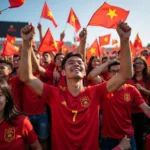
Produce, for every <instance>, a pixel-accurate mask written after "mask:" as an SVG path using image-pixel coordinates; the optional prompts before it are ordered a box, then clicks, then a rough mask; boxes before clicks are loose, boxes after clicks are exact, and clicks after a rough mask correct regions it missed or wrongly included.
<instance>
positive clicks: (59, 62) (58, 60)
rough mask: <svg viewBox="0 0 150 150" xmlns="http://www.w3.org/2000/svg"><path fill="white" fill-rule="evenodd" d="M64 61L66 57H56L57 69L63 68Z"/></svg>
mask: <svg viewBox="0 0 150 150" xmlns="http://www.w3.org/2000/svg"><path fill="white" fill-rule="evenodd" d="M63 59H64V55H58V56H57V57H56V61H55V65H56V67H61V64H62V61H63Z"/></svg>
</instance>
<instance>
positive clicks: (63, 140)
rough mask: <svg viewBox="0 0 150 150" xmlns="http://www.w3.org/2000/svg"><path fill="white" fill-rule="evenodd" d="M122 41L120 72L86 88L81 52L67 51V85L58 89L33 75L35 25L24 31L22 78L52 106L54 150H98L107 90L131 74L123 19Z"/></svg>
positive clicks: (121, 27) (127, 30)
mask: <svg viewBox="0 0 150 150" xmlns="http://www.w3.org/2000/svg"><path fill="white" fill-rule="evenodd" d="M117 32H118V35H119V36H120V40H121V49H122V51H121V56H122V57H121V68H120V72H119V73H118V74H117V75H116V76H114V77H113V78H111V79H110V80H109V81H108V82H107V83H103V84H101V85H97V86H93V87H88V88H85V87H84V86H83V78H84V76H85V74H86V71H85V64H84V62H83V58H82V55H81V54H79V53H68V54H67V55H66V56H65V58H64V59H63V62H62V69H63V73H64V75H65V76H66V81H67V88H63V89H61V88H55V87H52V86H49V85H46V84H43V83H42V82H41V81H40V80H39V79H38V78H36V77H34V76H33V75H32V64H31V51H32V47H31V40H32V39H33V37H34V34H35V30H34V27H33V26H32V25H28V26H25V27H24V28H23V29H22V30H21V37H22V39H23V50H22V52H21V66H20V79H21V80H22V81H23V82H24V83H25V84H26V85H27V86H29V87H30V88H32V89H33V91H34V92H36V93H37V94H38V95H39V96H41V97H42V99H43V100H44V101H45V102H46V103H47V104H49V105H50V107H51V112H52V149H53V150H56V149H57V150H66V149H68V150H73V149H80V150H91V149H92V150H98V149H99V146H98V136H99V134H98V129H99V119H98V117H99V116H98V111H99V105H100V101H101V99H102V98H103V96H104V95H105V93H106V92H113V91H115V90H116V89H118V88H119V87H120V86H121V85H123V84H124V83H125V82H126V81H127V80H128V79H129V78H131V77H132V63H131V53H130V48H129V37H130V34H131V28H130V27H129V26H128V25H127V24H126V23H124V22H120V23H119V24H118V26H117Z"/></svg>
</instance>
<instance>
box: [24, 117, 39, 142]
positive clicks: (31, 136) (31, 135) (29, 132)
mask: <svg viewBox="0 0 150 150" xmlns="http://www.w3.org/2000/svg"><path fill="white" fill-rule="evenodd" d="M23 138H24V140H25V142H26V143H27V144H34V143H35V142H36V141H37V140H38V137H37V135H36V133H35V132H34V130H33V127H32V125H31V123H30V121H29V119H28V118H27V117H25V119H24V120H23Z"/></svg>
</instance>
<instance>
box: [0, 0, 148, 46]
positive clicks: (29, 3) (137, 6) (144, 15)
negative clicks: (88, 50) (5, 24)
mask: <svg viewBox="0 0 150 150" xmlns="http://www.w3.org/2000/svg"><path fill="white" fill-rule="evenodd" d="M44 2H45V0H25V4H24V5H23V6H21V7H19V8H14V9H8V10H6V11H4V12H3V13H2V14H1V15H0V21H20V22H32V23H33V24H34V25H35V26H37V23H38V22H39V20H40V16H41V11H42V8H43V5H44ZM46 2H47V3H48V6H49V8H50V9H51V11H52V13H53V16H54V18H55V20H56V23H57V24H58V27H57V28H55V27H54V26H53V24H52V23H51V21H49V20H46V19H41V24H42V26H43V34H45V32H46V30H47V28H48V27H49V28H50V30H51V32H52V34H53V36H54V38H55V39H56V40H59V35H60V33H61V32H62V31H63V30H64V28H65V25H66V21H67V18H68V15H69V11H70V8H71V7H72V8H73V10H74V11H75V13H76V15H77V17H78V18H79V21H80V23H81V25H82V27H85V26H86V25H87V23H88V22H89V20H90V18H91V16H92V15H93V13H94V12H95V11H96V10H97V9H98V8H99V7H100V6H101V5H102V4H103V3H104V0H46ZM106 2H107V3H109V4H111V5H115V6H118V7H122V8H124V9H126V10H130V14H129V16H128V19H127V22H128V24H129V25H130V26H131V27H132V35H131V40H132V41H134V39H135V36H136V34H137V33H139V36H140V38H141V40H142V42H143V45H144V46H146V45H147V44H148V43H150V38H149V36H150V19H149V18H150V12H149V7H150V0H143V1H142V0H106ZM8 6H9V3H8V0H1V1H0V10H2V9H4V8H7V7H8ZM87 31H88V38H87V43H89V44H91V43H92V42H93V41H94V40H95V38H96V37H99V36H102V35H105V34H109V33H111V35H112V36H111V37H112V39H119V38H118V35H117V33H116V31H115V30H112V29H106V28H103V27H92V26H89V27H88V28H87ZM65 33H66V37H65V39H64V41H73V36H74V29H73V27H72V26H71V25H69V24H67V27H66V32H65ZM35 40H36V41H37V40H39V35H38V32H37V35H36V37H35Z"/></svg>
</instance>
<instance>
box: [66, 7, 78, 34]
mask: <svg viewBox="0 0 150 150" xmlns="http://www.w3.org/2000/svg"><path fill="white" fill-rule="evenodd" d="M67 22H68V23H69V24H71V25H72V26H73V27H74V29H75V31H76V33H77V32H78V31H79V30H80V28H81V25H80V22H79V19H78V18H77V16H76V14H75V12H74V11H73V9H72V8H71V9H70V13H69V17H68V20H67Z"/></svg>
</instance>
